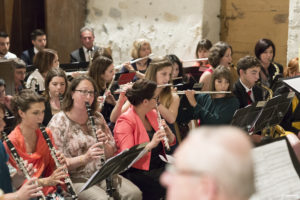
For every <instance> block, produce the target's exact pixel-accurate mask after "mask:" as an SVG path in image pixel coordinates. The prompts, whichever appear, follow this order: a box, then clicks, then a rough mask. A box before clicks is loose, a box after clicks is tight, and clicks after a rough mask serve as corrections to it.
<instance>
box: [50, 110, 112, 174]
mask: <svg viewBox="0 0 300 200" xmlns="http://www.w3.org/2000/svg"><path fill="white" fill-rule="evenodd" d="M89 121H90V120H88V124H87V127H88V132H86V131H85V130H84V129H82V128H81V125H80V124H78V123H76V122H74V121H72V120H71V119H70V118H68V116H67V115H66V114H65V112H63V111H60V112H59V113H57V114H55V115H54V116H53V117H52V119H51V121H50V122H49V124H48V127H49V129H50V130H51V132H52V135H53V138H54V141H55V144H56V146H57V147H58V150H59V151H61V152H62V153H63V154H64V155H65V156H66V157H67V158H68V157H69V158H71V157H76V156H80V155H83V154H85V153H86V152H87V151H88V149H89V148H90V147H91V146H92V145H93V144H95V143H96V142H97V139H96V138H95V137H94V136H93V134H92V127H91V124H90V122H89ZM95 124H96V127H97V129H100V128H101V129H102V131H103V132H105V133H106V135H107V137H108V138H109V139H108V142H109V143H110V144H111V145H112V146H113V147H115V149H116V144H115V141H114V138H113V136H112V134H111V131H110V129H109V128H108V126H107V124H106V122H105V120H104V118H103V116H102V114H101V113H99V112H97V113H96V117H95ZM99 168H100V162H99V160H94V161H91V162H89V163H87V164H86V165H85V166H80V167H78V168H77V169H73V170H70V171H69V174H70V176H71V178H84V179H88V178H90V177H91V175H92V174H93V173H94V172H95V171H96V170H98V169H99Z"/></svg>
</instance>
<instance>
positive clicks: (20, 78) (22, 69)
mask: <svg viewBox="0 0 300 200" xmlns="http://www.w3.org/2000/svg"><path fill="white" fill-rule="evenodd" d="M14 61H15V62H16V65H15V70H14V79H15V93H16V94H18V93H19V92H20V91H21V90H23V89H25V84H24V79H25V76H26V64H25V63H24V61H23V60H21V59H20V58H16V59H15V60H14Z"/></svg>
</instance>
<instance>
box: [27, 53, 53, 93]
mask: <svg viewBox="0 0 300 200" xmlns="http://www.w3.org/2000/svg"><path fill="white" fill-rule="evenodd" d="M33 65H34V66H35V67H36V68H37V69H35V71H34V72H32V73H31V74H30V76H29V77H28V79H27V81H26V87H27V88H29V89H31V90H35V91H38V92H41V91H44V90H45V78H46V75H47V73H48V71H49V70H50V69H51V68H53V67H59V61H58V55H57V52H56V51H55V50H52V49H43V50H41V51H39V52H38V53H37V54H36V55H35V56H34V59H33Z"/></svg>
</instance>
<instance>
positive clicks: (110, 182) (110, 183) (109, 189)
mask: <svg viewBox="0 0 300 200" xmlns="http://www.w3.org/2000/svg"><path fill="white" fill-rule="evenodd" d="M85 106H86V111H87V114H88V117H89V120H90V122H91V125H92V132H93V136H94V137H96V138H97V135H96V131H97V128H96V124H95V120H94V118H93V116H92V109H91V106H90V104H89V103H88V102H85ZM97 141H98V142H99V140H98V138H97ZM100 148H101V149H104V144H101V146H100ZM105 160H106V158H105V154H104V155H103V156H102V157H101V159H100V162H101V166H103V164H104V162H105ZM105 181H106V193H107V194H108V195H109V197H110V198H113V193H114V191H115V188H113V179H112V177H111V176H109V177H107V178H106V179H105Z"/></svg>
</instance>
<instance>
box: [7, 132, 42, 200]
mask: <svg viewBox="0 0 300 200" xmlns="http://www.w3.org/2000/svg"><path fill="white" fill-rule="evenodd" d="M2 136H3V138H4V141H5V142H6V144H7V147H8V148H9V150H10V152H11V156H12V158H13V159H14V160H15V161H16V163H17V166H18V168H19V169H20V170H21V171H22V173H23V174H24V176H25V178H26V179H27V180H29V179H30V176H29V173H28V171H27V169H26V167H25V165H24V160H23V158H22V157H21V156H20V155H19V154H18V152H17V150H16V148H15V146H14V145H13V143H12V142H11V141H10V140H9V139H8V137H7V134H6V133H5V132H2ZM38 199H42V200H46V197H45V195H44V194H43V193H42V195H41V197H39V198H38Z"/></svg>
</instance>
